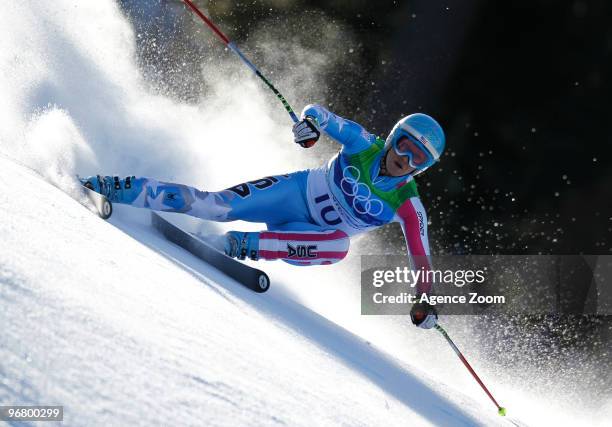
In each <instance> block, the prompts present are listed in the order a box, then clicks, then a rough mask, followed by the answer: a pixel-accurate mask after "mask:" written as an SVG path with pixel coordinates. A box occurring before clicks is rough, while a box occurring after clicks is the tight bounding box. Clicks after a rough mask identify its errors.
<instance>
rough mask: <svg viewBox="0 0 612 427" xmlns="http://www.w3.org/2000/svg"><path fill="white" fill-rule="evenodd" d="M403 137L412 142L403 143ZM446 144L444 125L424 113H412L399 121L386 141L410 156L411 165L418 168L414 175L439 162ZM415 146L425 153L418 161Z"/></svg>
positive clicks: (398, 150) (397, 151) (390, 145)
mask: <svg viewBox="0 0 612 427" xmlns="http://www.w3.org/2000/svg"><path fill="white" fill-rule="evenodd" d="M402 137H404V138H408V140H409V141H410V142H409V143H408V144H402V143H401V142H400V140H402ZM398 142H400V143H399V144H398ZM445 145H446V138H445V137H444V131H443V130H442V127H441V126H440V125H439V124H438V122H437V121H435V120H434V119H433V118H432V117H430V116H428V115H427V114H422V113H416V114H411V115H409V116H406V117H404V118H403V119H401V120H400V121H399V122H397V124H396V125H395V126H394V127H393V129H392V130H391V133H389V136H388V137H387V141H386V146H387V147H392V148H393V149H394V150H395V152H396V153H397V154H399V155H400V156H406V157H408V161H409V163H410V166H412V167H413V168H415V169H416V171H414V172H413V173H412V174H413V175H416V174H419V173H421V172H423V171H425V170H426V169H427V168H428V167H430V166H431V165H433V164H434V163H435V162H437V161H438V160H439V159H440V156H441V155H442V152H443V151H444V146H445ZM415 147H416V149H419V150H420V151H421V152H422V153H423V154H424V156H420V158H419V160H418V161H417V160H416V159H415V156H414V151H413V150H414V149H415Z"/></svg>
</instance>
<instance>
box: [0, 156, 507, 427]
mask: <svg viewBox="0 0 612 427" xmlns="http://www.w3.org/2000/svg"><path fill="white" fill-rule="evenodd" d="M0 188H3V189H4V191H3V192H2V193H1V194H0V205H1V206H2V207H3V208H2V210H1V211H0V212H1V217H0V234H1V235H2V237H3V242H2V243H3V244H2V246H0V261H1V262H0V284H1V286H0V304H1V305H2V308H3V309H2V311H0V324H2V325H3V333H2V335H1V336H0V360H2V364H0V378H2V380H1V382H0V402H1V403H2V404H9V403H13V404H16V403H19V404H42V403H44V404H57V405H64V406H65V422H66V423H67V424H68V425H92V424H95V425H108V424H126V425H150V424H157V423H162V424H164V423H166V422H167V423H170V422H173V423H174V422H176V423H179V424H186V425H195V424H205V425H249V424H257V425H283V424H288V425H313V424H317V425H318V424H321V425H325V424H329V425H339V424H344V425H406V424H409V425H431V424H433V425H495V424H496V423H500V420H499V417H497V416H496V415H495V414H494V412H493V415H490V414H491V411H490V410H489V411H486V410H485V408H483V407H481V405H480V404H479V403H477V402H475V401H474V400H472V399H468V398H466V397H465V396H462V395H461V394H459V393H457V392H456V391H451V390H449V389H447V388H446V387H445V386H444V385H442V384H440V383H437V382H435V381H433V380H431V379H430V378H429V377H428V376H427V375H425V374H424V373H423V372H419V371H418V370H416V369H414V368H410V367H409V366H406V365H403V364H401V363H400V362H399V361H397V360H394V359H393V358H392V357H389V356H388V355H386V354H384V353H383V352H381V351H379V350H377V349H376V348H374V347H372V346H371V345H369V344H368V343H367V342H365V341H364V340H363V339H361V338H359V337H357V336H355V335H353V334H351V333H349V332H347V331H346V330H344V329H342V328H341V327H339V326H337V325H336V324H334V323H332V322H330V321H328V320H326V319H325V318H323V317H321V316H320V315H318V314H317V313H314V312H312V311H311V310H309V309H307V308H305V307H303V306H300V305H299V304H297V303H295V302H293V301H291V300H290V299H287V298H284V296H283V294H282V292H276V291H275V289H274V286H272V288H271V290H270V291H269V292H268V293H266V294H255V293H253V292H251V291H249V290H247V289H244V288H243V287H241V286H240V285H238V284H236V283H235V282H233V281H232V280H231V279H228V278H226V277H225V276H223V275H222V274H220V273H218V272H216V271H215V270H214V269H211V268H210V267H209V266H207V265H206V264H205V263H203V262H202V261H200V260H198V259H197V258H194V257H193V256H191V255H190V254H188V253H186V252H184V251H183V250H182V249H181V248H179V247H176V246H174V245H173V244H171V243H169V242H167V241H165V240H164V238H163V237H161V236H160V235H158V234H157V233H156V232H155V231H154V230H153V229H152V228H151V227H150V226H147V224H146V222H144V221H143V223H142V224H141V225H138V224H135V223H134V222H133V221H129V220H126V222H124V221H122V219H121V218H120V217H121V215H120V214H119V215H117V217H119V218H113V219H111V221H110V223H107V222H105V221H103V220H101V219H99V218H98V217H97V216H95V215H94V214H92V213H91V212H89V211H88V210H87V209H85V208H84V207H83V206H81V205H80V204H79V203H77V202H76V201H75V200H73V199H72V198H70V197H69V196H68V195H67V194H65V193H63V192H62V191H60V190H59V189H57V188H56V187H54V186H52V185H50V184H48V183H46V182H44V181H43V180H42V179H40V177H38V176H37V175H36V174H34V173H32V172H31V171H28V170H27V169H25V168H23V167H21V166H17V165H15V164H14V163H12V162H11V161H9V160H6V159H4V158H0ZM127 209H129V208H127ZM118 210H119V211H121V207H119V209H118ZM128 216H129V215H128Z"/></svg>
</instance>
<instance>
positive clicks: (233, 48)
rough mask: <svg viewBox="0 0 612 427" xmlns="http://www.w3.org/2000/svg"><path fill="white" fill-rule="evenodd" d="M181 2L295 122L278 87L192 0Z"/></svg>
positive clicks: (291, 111)
mask: <svg viewBox="0 0 612 427" xmlns="http://www.w3.org/2000/svg"><path fill="white" fill-rule="evenodd" d="M183 2H184V3H185V4H186V5H187V6H189V7H190V8H191V10H192V11H193V13H195V14H196V15H198V17H199V18H200V19H201V20H202V21H204V23H205V24H206V25H208V26H209V27H210V29H211V30H212V31H213V32H214V33H215V34H216V35H217V37H219V39H221V41H222V42H223V43H224V44H225V45H226V46H227V47H228V48H230V49H231V51H232V52H234V53H235V54H236V55H238V57H239V58H240V59H241V60H242V62H244V63H245V64H246V66H247V67H249V68H250V69H251V70H252V71H253V72H254V73H255V75H256V76H257V77H259V78H260V79H261V80H262V81H263V82H264V83H265V84H266V86H268V87H269V88H270V90H272V92H274V94H275V95H276V97H277V98H278V99H279V100H280V102H282V103H283V106H284V107H285V110H287V113H289V116H290V117H291V120H293V122H294V123H297V122H298V118H297V116H296V115H295V112H294V111H293V109H292V108H291V106H290V105H289V103H288V102H287V100H286V99H285V97H284V96H283V95H282V94H281V93H280V92H279V91H278V89H276V88H275V87H274V85H273V84H272V83H270V81H269V80H268V79H267V78H266V77H265V76H264V75H263V74H261V72H260V71H259V70H258V69H257V67H256V66H255V65H254V64H253V63H252V62H251V61H249V60H248V58H247V57H246V56H244V54H243V53H242V52H241V51H240V49H238V47H237V46H236V45H235V44H234V43H233V42H232V41H230V39H228V38H227V36H226V35H225V34H223V32H222V31H221V30H220V29H219V27H217V26H216V25H215V24H214V23H213V22H212V21H211V20H210V19H208V18H207V17H206V15H204V14H203V13H202V12H201V11H200V9H198V7H197V6H196V5H195V4H193V2H192V0H183Z"/></svg>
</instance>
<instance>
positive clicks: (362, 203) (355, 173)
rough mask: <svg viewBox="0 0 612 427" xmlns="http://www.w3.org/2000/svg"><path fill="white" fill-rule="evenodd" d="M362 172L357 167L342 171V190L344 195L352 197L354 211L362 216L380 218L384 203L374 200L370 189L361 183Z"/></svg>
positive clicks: (348, 167)
mask: <svg viewBox="0 0 612 427" xmlns="http://www.w3.org/2000/svg"><path fill="white" fill-rule="evenodd" d="M359 178H361V172H359V169H357V168H356V167H355V166H350V165H349V166H346V167H345V168H344V169H343V170H342V180H341V181H340V189H341V190H342V192H343V193H344V194H346V195H347V196H349V197H352V198H353V200H352V205H353V209H355V211H356V212H357V213H360V214H362V215H370V216H378V215H380V214H381V213H382V212H383V209H384V206H383V203H382V202H381V201H380V200H378V199H372V198H371V197H372V192H371V191H370V188H369V187H368V186H367V185H365V184H364V183H363V182H359Z"/></svg>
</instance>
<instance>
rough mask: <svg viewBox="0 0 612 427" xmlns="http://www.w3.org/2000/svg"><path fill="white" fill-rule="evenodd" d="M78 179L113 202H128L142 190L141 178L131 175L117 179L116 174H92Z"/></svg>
mask: <svg viewBox="0 0 612 427" xmlns="http://www.w3.org/2000/svg"><path fill="white" fill-rule="evenodd" d="M79 180H80V181H81V184H83V185H84V186H85V187H87V188H89V189H90V190H93V191H95V192H96V193H100V194H102V195H103V196H106V198H107V199H108V200H110V201H111V202H113V203H130V202H132V201H133V199H135V198H136V197H137V196H138V194H140V192H141V190H142V183H141V181H142V180H140V179H138V180H137V179H135V177H133V176H128V177H126V178H125V179H119V177H118V176H109V175H106V176H101V175H94V176H90V177H87V178H79Z"/></svg>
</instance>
